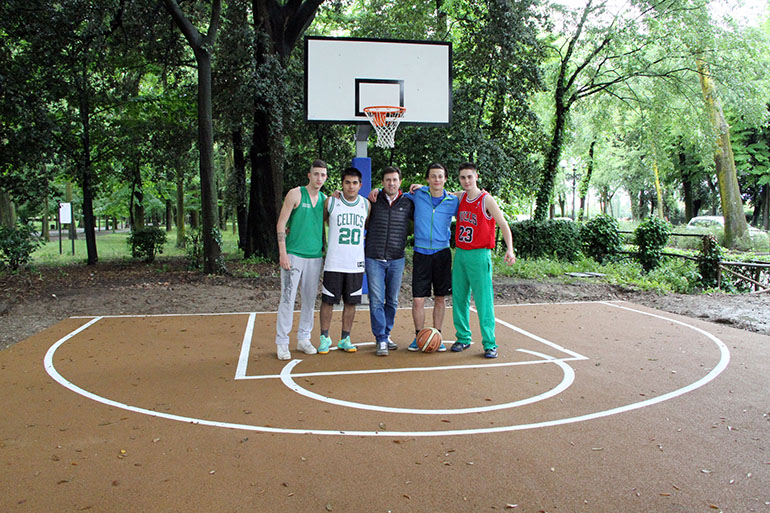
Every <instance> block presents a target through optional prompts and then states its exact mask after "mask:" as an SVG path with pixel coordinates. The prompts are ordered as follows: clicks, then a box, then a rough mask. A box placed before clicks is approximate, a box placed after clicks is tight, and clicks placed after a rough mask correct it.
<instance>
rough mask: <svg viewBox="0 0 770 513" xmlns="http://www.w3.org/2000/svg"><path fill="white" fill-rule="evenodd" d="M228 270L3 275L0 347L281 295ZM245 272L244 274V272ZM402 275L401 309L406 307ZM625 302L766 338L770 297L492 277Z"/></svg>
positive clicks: (256, 277)
mask: <svg viewBox="0 0 770 513" xmlns="http://www.w3.org/2000/svg"><path fill="white" fill-rule="evenodd" d="M228 266H229V269H230V270H231V272H232V274H231V275H227V276H206V275H203V274H200V273H197V272H190V271H187V270H186V269H185V264H184V260H183V259H160V260H158V261H156V262H154V263H153V264H144V263H139V262H107V263H99V264H97V265H95V266H91V267H88V266H84V265H78V266H67V267H38V268H36V269H35V270H34V271H31V272H29V271H28V272H23V273H20V274H16V275H7V274H3V275H0V290H1V291H2V292H0V349H4V348H6V347H9V346H11V345H13V344H15V343H17V342H20V341H21V340H24V339H25V338H27V337H29V336H31V335H33V334H35V333H38V332H40V331H42V330H44V329H45V328H47V327H49V326H52V325H54V324H56V323H57V322H59V321H61V320H63V319H66V318H68V317H71V316H77V315H89V316H90V315H117V314H158V313H211V312H247V311H274V310H275V309H276V308H277V306H278V300H279V296H280V280H279V270H278V266H277V265H274V264H247V263H242V262H230V263H229V264H228ZM247 276H248V277H247ZM410 283H411V277H410V276H409V275H408V274H407V275H405V277H404V284H403V286H402V290H401V306H408V305H409V304H411V292H410V291H411V288H410ZM599 300H603V301H607V300H624V301H630V302H633V303H637V304H641V305H645V306H649V307H651V308H656V309H658V310H663V311H667V312H671V313H675V314H680V315H685V316H689V317H693V318H698V319H704V320H708V321H711V322H716V323H721V324H727V325H730V326H732V327H735V328H740V329H745V330H750V331H754V332H757V333H762V334H765V335H770V294H759V295H747V294H744V295H730V294H709V295H683V294H668V295H659V294H656V293H651V292H644V291H639V290H636V289H634V288H629V287H624V286H618V285H610V284H607V283H603V282H601V281H600V279H599V278H590V279H586V280H585V281H579V282H574V283H561V282H558V281H556V280H553V281H535V280H522V279H512V278H497V279H496V280H495V302H496V303H498V304H515V303H555V302H565V301H599Z"/></svg>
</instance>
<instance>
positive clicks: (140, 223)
mask: <svg viewBox="0 0 770 513" xmlns="http://www.w3.org/2000/svg"><path fill="white" fill-rule="evenodd" d="M133 166H134V187H133V190H134V201H133V205H134V211H133V215H132V216H131V218H132V219H133V223H132V224H131V231H136V230H141V229H142V228H144V225H145V219H144V184H143V183H142V169H141V167H140V166H139V163H138V162H135V163H134V165H133Z"/></svg>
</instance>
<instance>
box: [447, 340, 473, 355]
mask: <svg viewBox="0 0 770 513" xmlns="http://www.w3.org/2000/svg"><path fill="white" fill-rule="evenodd" d="M442 345H443V344H442ZM469 347H471V345H470V344H463V343H462V342H455V343H454V344H452V351H454V352H455V353H459V352H461V351H465V350H466V349H468V348H469Z"/></svg>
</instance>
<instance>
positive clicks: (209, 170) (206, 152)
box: [165, 0, 225, 274]
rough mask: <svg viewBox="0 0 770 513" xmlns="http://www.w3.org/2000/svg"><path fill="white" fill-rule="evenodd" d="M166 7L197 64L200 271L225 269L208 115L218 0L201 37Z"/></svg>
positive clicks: (171, 3) (169, 1) (174, 7)
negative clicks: (201, 228) (201, 234)
mask: <svg viewBox="0 0 770 513" xmlns="http://www.w3.org/2000/svg"><path fill="white" fill-rule="evenodd" d="M165 4H166V8H167V9H168V10H169V11H170V12H171V15H172V17H173V18H174V21H175V22H176V24H177V25H178V26H179V29H180V30H181V31H182V34H184V36H185V38H186V39H187V41H188V43H189V44H190V47H191V48H192V50H193V53H194V54H195V62H196V63H197V65H198V154H199V167H200V180H201V214H202V215H201V217H202V221H203V236H202V238H203V272H205V273H207V274H213V273H219V272H222V271H224V270H225V269H224V262H223V261H222V248H221V247H220V246H219V243H218V242H217V238H216V237H215V235H214V231H215V230H216V228H217V224H218V222H217V191H216V181H215V179H214V133H213V126H212V118H211V54H210V53H209V50H210V49H213V48H214V43H215V42H216V33H217V29H218V27H219V16H220V12H221V8H222V2H221V0H214V1H213V2H212V5H211V22H210V23H209V32H208V34H207V35H206V36H205V37H203V36H201V34H200V33H199V32H198V30H197V29H196V28H195V27H193V26H192V24H191V23H190V21H189V20H188V19H187V18H186V17H185V16H184V15H183V14H182V11H181V9H180V8H179V5H178V4H177V2H176V1H175V0H165Z"/></svg>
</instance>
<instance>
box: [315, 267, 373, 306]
mask: <svg viewBox="0 0 770 513" xmlns="http://www.w3.org/2000/svg"><path fill="white" fill-rule="evenodd" d="M363 286H364V273H340V272H336V271H324V279H323V285H322V287H321V301H323V302H324V303H326V304H328V305H336V304H338V303H339V302H340V299H342V302H343V303H345V304H346V305H360V304H361V294H362V289H363Z"/></svg>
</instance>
